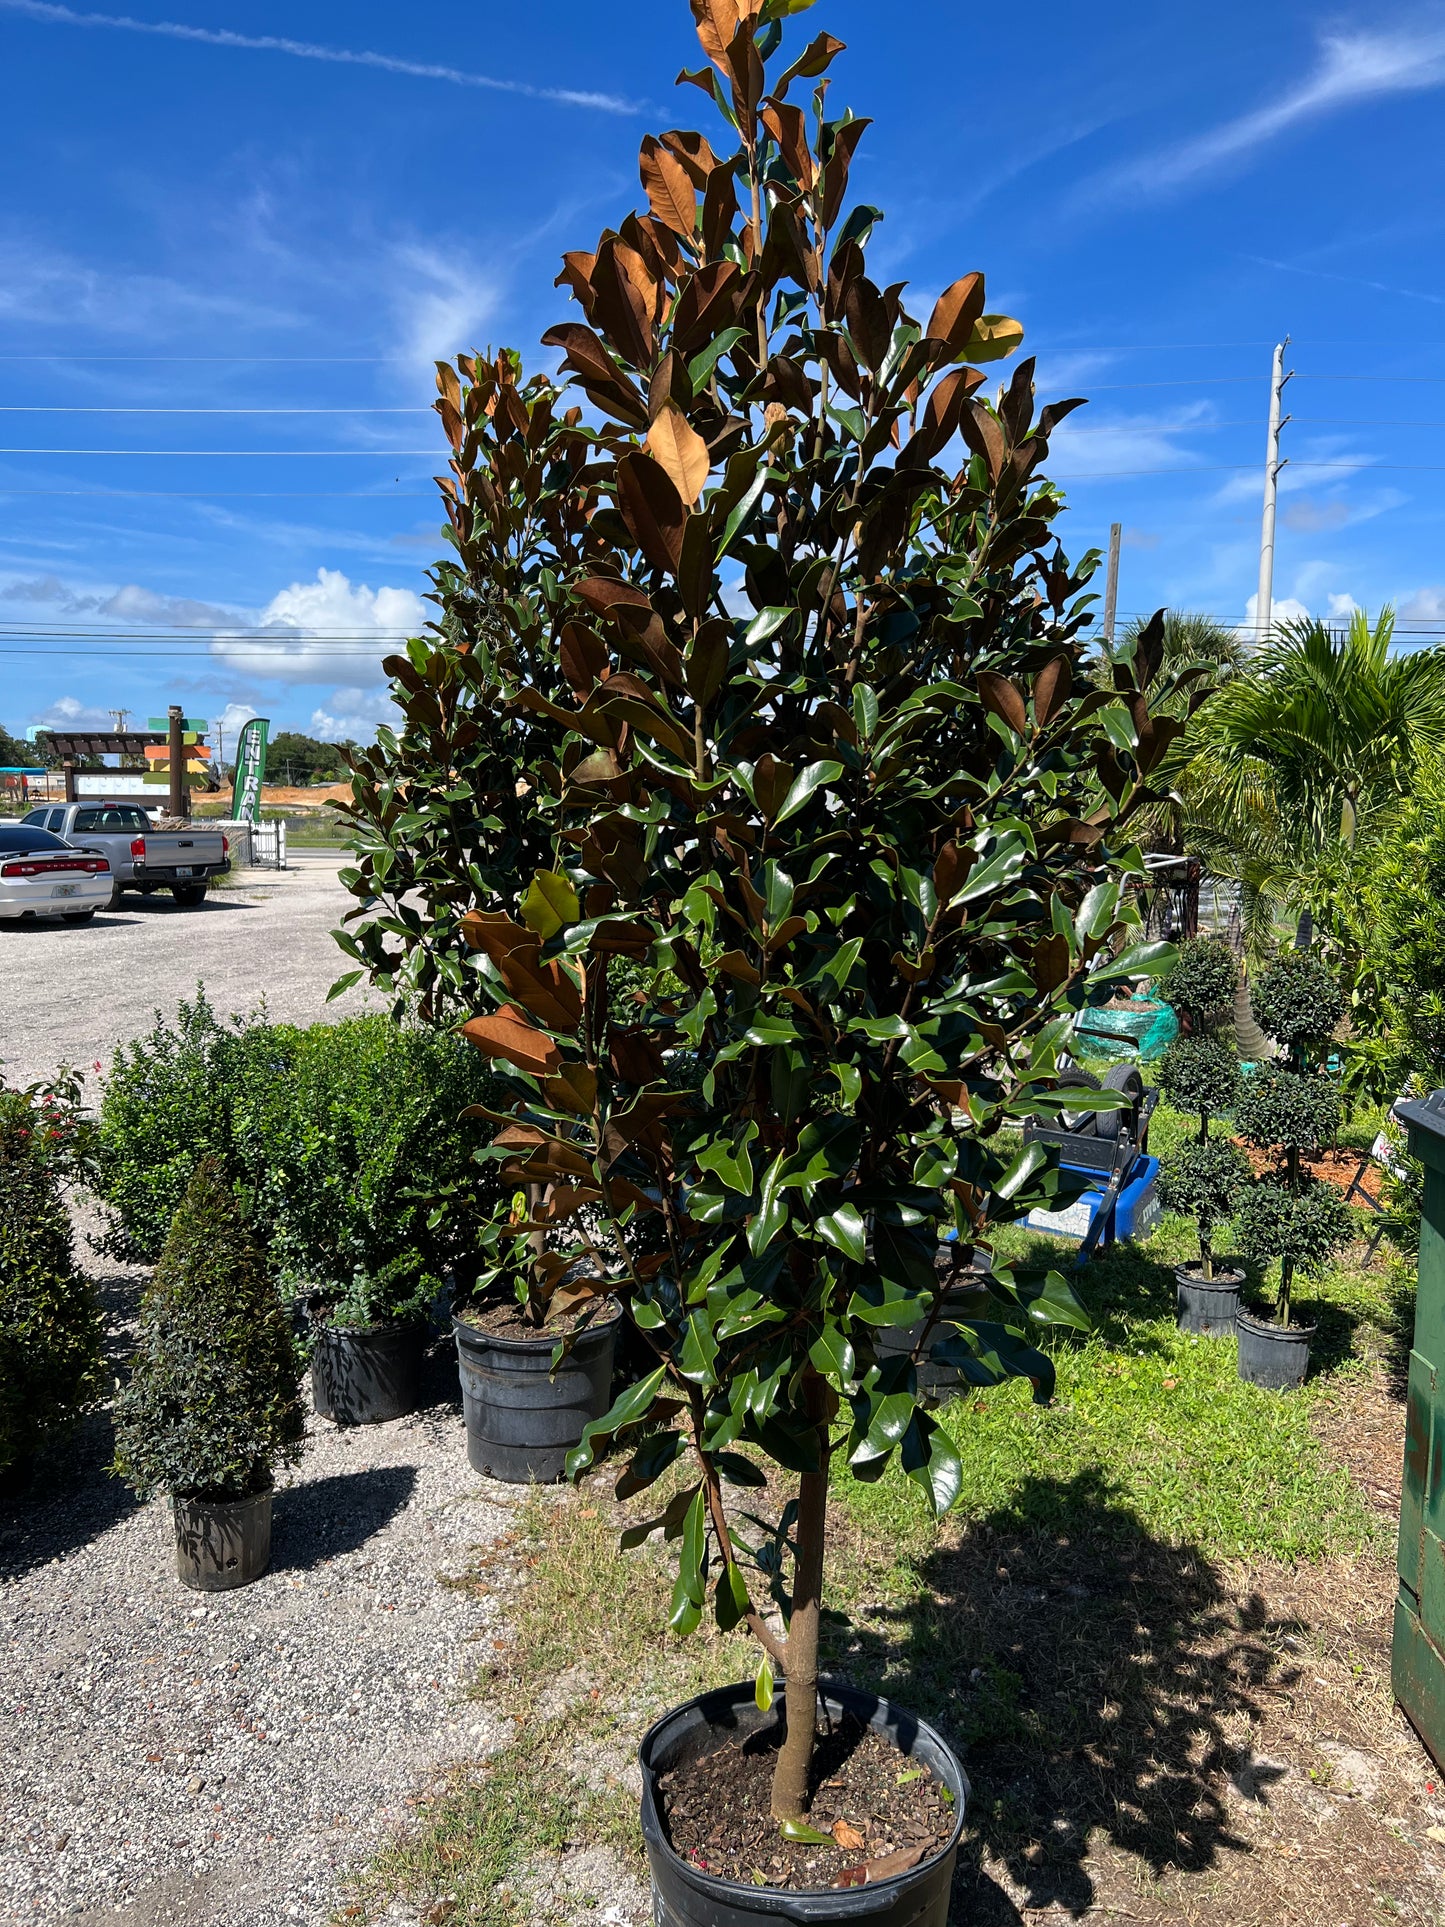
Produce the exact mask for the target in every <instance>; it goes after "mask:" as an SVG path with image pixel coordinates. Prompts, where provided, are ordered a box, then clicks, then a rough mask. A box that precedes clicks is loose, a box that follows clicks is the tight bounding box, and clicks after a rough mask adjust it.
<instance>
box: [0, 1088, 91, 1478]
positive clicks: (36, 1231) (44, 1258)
mask: <svg viewBox="0 0 1445 1927" xmlns="http://www.w3.org/2000/svg"><path fill="white" fill-rule="evenodd" d="M83 1131H84V1125H83V1123H82V1121H81V1120H79V1118H78V1116H77V1115H76V1114H75V1111H74V1106H73V1104H71V1103H70V1102H68V1101H67V1098H66V1096H65V1095H64V1094H60V1095H57V1093H56V1092H54V1091H51V1090H47V1089H42V1088H41V1087H39V1086H37V1087H34V1088H33V1089H30V1090H25V1091H17V1090H9V1089H5V1088H3V1087H0V1199H3V1205H0V1472H5V1471H7V1470H8V1469H9V1468H10V1467H12V1466H14V1465H16V1464H17V1463H20V1462H23V1461H24V1460H26V1459H27V1458H28V1457H29V1456H30V1454H31V1453H32V1452H33V1451H34V1450H35V1448H36V1447H37V1446H38V1445H39V1444H41V1443H42V1441H43V1440H44V1439H45V1438H46V1436H47V1435H48V1434H49V1433H51V1432H53V1431H54V1430H56V1429H57V1428H58V1427H59V1426H62V1425H64V1424H67V1423H68V1422H69V1421H70V1420H72V1419H74V1418H76V1417H78V1416H79V1414H80V1413H81V1412H82V1411H84V1409H85V1407H86V1405H87V1404H88V1403H89V1402H90V1401H91V1399H92V1398H93V1397H94V1396H95V1394H96V1392H97V1390H98V1389H99V1383H100V1368H101V1336H102V1324H101V1314H100V1307H99V1305H98V1304H97V1302H96V1297H95V1292H94V1290H93V1288H92V1287H91V1285H90V1282H89V1280H88V1279H87V1278H86V1277H85V1276H84V1275H83V1274H82V1273H81V1272H80V1271H79V1270H78V1269H77V1268H76V1265H75V1261H74V1258H73V1255H72V1237H71V1229H70V1216H69V1213H68V1211H67V1209H66V1206H65V1200H64V1196H63V1189H62V1187H63V1184H64V1182H65V1181H66V1179H67V1177H68V1176H70V1175H73V1174H74V1171H75V1161H76V1157H77V1134H83Z"/></svg>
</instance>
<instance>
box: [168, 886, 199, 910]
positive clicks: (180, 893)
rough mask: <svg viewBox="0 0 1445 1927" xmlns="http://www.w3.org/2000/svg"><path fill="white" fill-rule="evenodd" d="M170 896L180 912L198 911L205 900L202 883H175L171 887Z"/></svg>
mask: <svg viewBox="0 0 1445 1927" xmlns="http://www.w3.org/2000/svg"><path fill="white" fill-rule="evenodd" d="M171 895H172V896H173V897H174V898H175V900H176V903H177V905H178V906H179V908H180V909H182V910H199V909H200V907H201V905H202V904H203V903H204V902H205V900H206V886H205V884H204V883H177V884H175V885H173V886H172V889H171Z"/></svg>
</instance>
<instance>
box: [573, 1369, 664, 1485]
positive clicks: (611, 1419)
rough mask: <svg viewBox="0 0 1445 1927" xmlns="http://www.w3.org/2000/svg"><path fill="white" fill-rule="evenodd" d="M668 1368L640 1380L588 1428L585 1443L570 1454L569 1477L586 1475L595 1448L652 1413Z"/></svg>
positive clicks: (584, 1436) (582, 1442)
mask: <svg viewBox="0 0 1445 1927" xmlns="http://www.w3.org/2000/svg"><path fill="white" fill-rule="evenodd" d="M666 1369H667V1368H666V1367H665V1366H663V1365H659V1366H658V1368H657V1370H656V1371H655V1372H650V1373H649V1374H648V1376H647V1377H646V1378H643V1379H639V1380H638V1382H637V1383H636V1384H635V1385H629V1386H628V1388H627V1390H626V1391H625V1392H620V1393H619V1394H618V1396H617V1397H616V1398H615V1399H614V1400H613V1402H612V1404H611V1406H610V1407H609V1408H608V1410H607V1411H606V1412H604V1413H603V1415H602V1417H601V1418H599V1419H593V1421H592V1423H591V1424H590V1425H589V1426H587V1427H586V1429H585V1430H584V1432H583V1434H582V1437H581V1439H580V1440H579V1441H578V1443H577V1444H576V1445H574V1446H573V1447H572V1450H571V1451H570V1452H569V1453H568V1454H567V1477H568V1478H569V1479H576V1478H578V1477H580V1476H581V1474H582V1473H584V1472H585V1471H586V1470H587V1468H588V1467H589V1466H590V1465H591V1464H592V1461H593V1456H594V1453H593V1448H594V1447H595V1446H596V1445H598V1444H599V1443H601V1442H602V1441H604V1440H607V1439H610V1438H611V1437H612V1436H613V1434H614V1433H615V1432H620V1431H621V1429H622V1427H623V1426H624V1425H633V1424H635V1423H636V1422H637V1420H638V1419H640V1418H642V1417H644V1416H645V1415H646V1414H647V1413H648V1412H650V1411H651V1410H652V1407H653V1405H654V1404H655V1403H656V1402H657V1395H658V1392H659V1390H660V1389H661V1386H662V1381H663V1378H664V1376H665V1375H666Z"/></svg>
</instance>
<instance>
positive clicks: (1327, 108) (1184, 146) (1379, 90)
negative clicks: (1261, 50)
mask: <svg viewBox="0 0 1445 1927" xmlns="http://www.w3.org/2000/svg"><path fill="white" fill-rule="evenodd" d="M1442 84H1445V27H1442V26H1440V25H1439V24H1438V15H1437V18H1436V21H1435V22H1432V23H1431V24H1430V25H1428V26H1422V27H1420V28H1417V29H1410V28H1400V29H1397V30H1395V31H1393V32H1390V31H1386V32H1373V31H1360V32H1355V33H1333V34H1326V35H1324V36H1323V37H1322V39H1321V41H1320V47H1319V52H1318V55H1317V57H1316V61H1315V65H1314V69H1313V71H1312V72H1311V73H1309V74H1307V75H1306V76H1305V77H1304V78H1303V79H1302V80H1296V81H1294V82H1292V83H1291V84H1289V85H1287V86H1286V87H1285V88H1284V89H1283V90H1282V91H1281V92H1280V93H1279V94H1277V95H1276V97H1275V98H1274V99H1273V100H1271V101H1269V102H1267V103H1266V104H1265V105H1264V106H1262V107H1257V108H1255V109H1254V110H1253V112H1251V113H1247V114H1240V115H1237V116H1236V117H1235V118H1234V119H1232V120H1227V121H1224V122H1222V123H1221V124H1220V125H1219V126H1218V127H1214V128H1211V129H1210V130H1209V131H1208V132H1207V133H1204V134H1199V135H1196V136H1195V138H1194V139H1192V140H1187V141H1183V142H1181V143H1180V144H1179V145H1177V146H1175V147H1172V148H1166V149H1164V150H1163V151H1161V152H1156V153H1153V154H1148V155H1145V156H1143V157H1142V158H1141V159H1139V160H1135V161H1130V162H1129V163H1128V164H1127V165H1125V166H1123V167H1120V168H1117V169H1115V170H1113V172H1112V173H1110V174H1107V175H1105V176H1104V177H1103V178H1102V180H1101V181H1099V182H1096V183H1095V186H1096V188H1098V187H1103V188H1104V189H1105V190H1106V191H1107V190H1110V189H1112V190H1113V191H1114V192H1116V193H1118V192H1131V191H1132V192H1134V193H1138V194H1145V195H1158V194H1164V193H1167V192H1169V191H1170V190H1171V189H1174V188H1178V187H1181V186H1184V185H1185V184H1186V183H1188V182H1189V181H1192V180H1193V179H1195V177H1196V176H1198V175H1201V174H1207V173H1210V172H1212V171H1213V170H1215V169H1216V168H1219V167H1221V166H1224V165H1226V164H1227V163H1228V162H1230V161H1237V160H1241V159H1243V158H1245V157H1246V156H1247V155H1249V154H1251V153H1253V152H1254V150H1255V149H1257V148H1259V147H1263V146H1265V145H1266V144H1267V143H1268V142H1270V141H1272V140H1276V139H1278V137H1279V136H1280V135H1281V134H1284V133H1286V132H1288V131H1289V129H1290V128H1292V127H1297V126H1300V125H1302V124H1303V123H1305V122H1307V121H1311V120H1315V119H1318V118H1320V117H1321V116H1323V115H1326V114H1330V113H1334V112H1337V111H1338V110H1340V109H1341V108H1345V107H1349V106H1352V105H1353V104H1355V103H1356V102H1358V101H1364V100H1374V99H1379V98H1381V97H1383V96H1385V95H1390V94H1403V93H1422V92H1425V91H1427V90H1429V89H1432V88H1435V87H1439V86H1441V85H1442Z"/></svg>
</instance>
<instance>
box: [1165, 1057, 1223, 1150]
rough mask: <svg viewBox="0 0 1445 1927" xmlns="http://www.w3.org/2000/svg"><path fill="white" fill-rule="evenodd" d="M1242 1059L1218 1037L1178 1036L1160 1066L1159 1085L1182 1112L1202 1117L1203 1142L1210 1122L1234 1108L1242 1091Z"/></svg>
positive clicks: (1200, 1131)
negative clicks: (1240, 1061) (1240, 1060)
mask: <svg viewBox="0 0 1445 1927" xmlns="http://www.w3.org/2000/svg"><path fill="white" fill-rule="evenodd" d="M1240 1084H1241V1079H1240V1072H1239V1059H1238V1057H1236V1055H1235V1053H1234V1051H1233V1050H1232V1049H1231V1048H1230V1046H1229V1045H1228V1044H1222V1043H1221V1042H1220V1041H1219V1039H1218V1038H1216V1037H1176V1038H1175V1039H1174V1042H1173V1043H1172V1044H1171V1045H1170V1046H1169V1048H1168V1050H1167V1051H1165V1053H1164V1062H1163V1063H1162V1064H1161V1065H1160V1066H1159V1086H1160V1089H1161V1090H1162V1091H1163V1092H1164V1095H1165V1096H1166V1097H1167V1098H1168V1099H1169V1102H1170V1103H1171V1104H1172V1105H1173V1106H1174V1108H1175V1109H1176V1110H1178V1111H1187V1112H1189V1113H1191V1114H1192V1115H1193V1116H1195V1117H1197V1118H1198V1119H1199V1142H1200V1143H1201V1144H1202V1143H1203V1142H1204V1141H1205V1139H1206V1138H1207V1137H1208V1136H1209V1122H1210V1119H1211V1118H1215V1117H1218V1116H1219V1115H1220V1114H1221V1113H1222V1112H1224V1111H1228V1110H1230V1109H1232V1108H1233V1106H1234V1104H1235V1101H1236V1099H1237V1098H1238V1096H1239V1092H1240Z"/></svg>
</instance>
